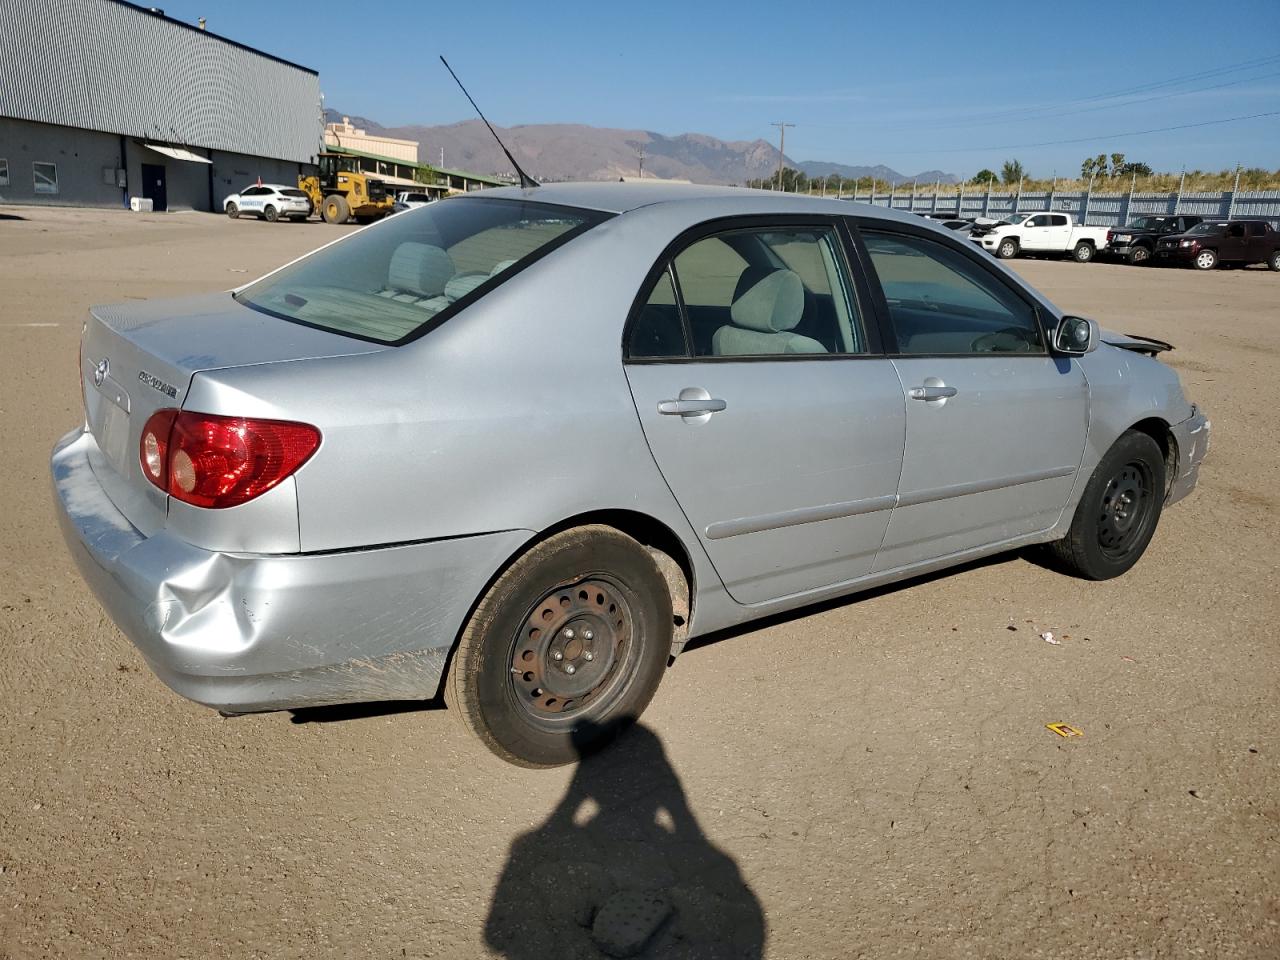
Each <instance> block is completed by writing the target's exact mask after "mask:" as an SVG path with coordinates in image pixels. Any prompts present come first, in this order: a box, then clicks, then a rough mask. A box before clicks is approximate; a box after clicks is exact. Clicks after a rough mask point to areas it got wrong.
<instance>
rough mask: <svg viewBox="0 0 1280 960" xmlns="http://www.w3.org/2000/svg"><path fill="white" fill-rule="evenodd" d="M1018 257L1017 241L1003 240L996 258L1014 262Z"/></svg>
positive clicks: (997, 249) (997, 250)
mask: <svg viewBox="0 0 1280 960" xmlns="http://www.w3.org/2000/svg"><path fill="white" fill-rule="evenodd" d="M1017 255H1018V241H1017V240H1001V241H1000V246H998V247H996V256H997V257H999V258H1000V259H1001V260H1012V259H1013V258H1014V257H1016V256H1017Z"/></svg>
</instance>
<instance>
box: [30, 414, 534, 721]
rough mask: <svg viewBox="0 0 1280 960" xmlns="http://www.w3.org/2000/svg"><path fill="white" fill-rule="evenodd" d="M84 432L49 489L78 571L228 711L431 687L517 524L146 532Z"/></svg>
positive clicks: (186, 686) (143, 643) (109, 606)
mask: <svg viewBox="0 0 1280 960" xmlns="http://www.w3.org/2000/svg"><path fill="white" fill-rule="evenodd" d="M93 443H94V440H93V438H92V437H91V436H90V435H89V434H87V433H83V432H82V431H80V430H76V431H73V432H72V433H69V434H67V435H66V436H65V437H63V438H62V440H60V441H59V442H58V445H57V446H56V447H55V448H54V451H53V457H52V462H51V470H52V474H53V487H54V501H55V504H56V506H57V508H58V519H59V523H60V526H61V528H62V534H63V538H64V539H65V540H66V542H67V546H68V548H69V549H70V551H71V553H72V556H73V557H74V558H75V561H76V565H77V566H78V567H79V569H80V572H81V574H82V575H83V576H84V578H85V580H86V581H87V582H88V584H89V586H90V588H91V589H92V590H93V592H94V594H95V595H96V596H97V598H98V600H99V601H100V602H101V604H102V606H103V607H104V608H105V609H106V611H107V613H108V615H109V616H110V617H111V619H112V620H113V621H115V623H116V625H117V626H118V627H119V628H120V630H121V631H122V632H123V633H124V634H125V636H127V637H128V638H129V639H130V640H131V641H132V642H133V643H134V645H135V646H136V647H137V648H138V650H139V651H140V652H141V653H142V655H143V657H144V658H145V659H146V661H147V663H148V664H149V665H150V667H151V669H152V670H153V671H155V673H156V675H157V676H158V677H159V678H160V679H161V680H163V681H164V682H165V683H166V684H167V685H168V686H170V687H171V688H173V689H174V690H175V691H176V692H178V693H180V694H182V695H183V696H184V697H187V698H189V699H191V700H195V701H196V702H198V703H203V704H206V705H207V706H210V707H215V708H217V709H220V710H226V711H230V712H249V711H258V710H280V709H290V708H296V707H307V706H320V705H324V704H333V703H356V702H365V701H375V700H399V699H426V698H430V697H433V696H435V694H436V692H437V690H438V688H439V685H440V680H441V678H442V676H443V672H444V667H445V663H446V661H447V658H448V654H449V650H450V648H451V647H452V645H453V641H454V639H455V637H456V636H457V634H458V631H459V629H460V628H461V626H462V624H463V621H464V620H465V618H466V617H467V615H468V613H469V611H470V609H471V605H472V604H473V603H474V601H475V599H476V597H477V596H479V594H480V592H481V591H482V590H483V589H484V587H485V584H486V583H487V582H488V580H489V578H490V576H492V574H493V573H494V571H495V570H497V569H498V567H499V566H500V565H501V563H502V562H503V561H504V560H505V559H506V558H507V557H508V556H510V555H511V554H512V553H513V552H514V551H515V550H516V549H517V548H518V547H519V545H520V544H521V543H522V542H524V541H525V540H526V539H527V538H528V537H529V536H530V533H529V532H528V531H522V530H512V531H503V532H500V533H489V534H483V535H478V536H470V537H461V538H457V539H447V540H433V541H429V542H424V543H413V544H404V545H400V546H391V547H379V548H375V549H362V550H355V551H346V552H341V553H325V554H293V555H244V554H230V553H217V552H211V551H208V550H203V549H201V548H199V547H195V546H193V545H191V544H190V543H187V542H186V541H183V540H181V539H179V538H177V537H174V536H172V535H170V534H168V533H166V532H165V531H161V532H159V533H156V534H154V535H152V536H150V537H147V536H143V535H142V534H141V533H140V532H139V531H138V530H137V529H135V528H134V527H133V526H132V525H131V524H130V523H129V522H128V520H126V519H125V518H124V516H123V515H122V514H121V513H120V512H119V511H118V510H117V509H116V507H115V505H114V504H113V503H112V502H111V500H110V499H109V498H108V497H107V495H106V493H105V492H104V491H103V488H102V486H101V485H100V484H99V482H98V479H97V477H96V476H95V475H94V473H93V469H92V467H91V465H90V462H89V458H88V452H89V449H90V447H91V446H92V445H93Z"/></svg>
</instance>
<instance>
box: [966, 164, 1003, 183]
mask: <svg viewBox="0 0 1280 960" xmlns="http://www.w3.org/2000/svg"><path fill="white" fill-rule="evenodd" d="M995 179H996V172H995V171H994V170H988V169H987V168H986V167H983V168H982V169H981V170H979V171H978V172H977V173H975V174H974V175H973V179H972V180H970V181H969V182H970V183H974V184H988V183H990V182H991V181H992V180H995Z"/></svg>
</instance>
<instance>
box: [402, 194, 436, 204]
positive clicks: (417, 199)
mask: <svg viewBox="0 0 1280 960" xmlns="http://www.w3.org/2000/svg"><path fill="white" fill-rule="evenodd" d="M404 198H405V201H406V202H407V201H410V200H411V201H413V202H414V203H426V202H428V201H430V199H431V198H430V197H428V196H427V195H426V194H425V193H406V194H405V195H404Z"/></svg>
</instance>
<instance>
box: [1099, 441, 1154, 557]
mask: <svg viewBox="0 0 1280 960" xmlns="http://www.w3.org/2000/svg"><path fill="white" fill-rule="evenodd" d="M1152 486H1153V484H1152V475H1151V468H1150V467H1148V466H1147V464H1145V463H1143V462H1142V461H1140V460H1131V461H1130V462H1129V463H1126V464H1125V465H1124V466H1123V467H1121V468H1120V469H1119V470H1117V471H1116V473H1115V475H1114V476H1112V477H1111V479H1110V480H1108V481H1107V485H1106V487H1105V488H1103V491H1102V505H1101V508H1100V509H1099V511H1098V546H1099V547H1100V548H1101V550H1102V553H1103V556H1105V557H1107V558H1108V559H1109V560H1123V559H1125V558H1126V557H1128V556H1129V554H1131V553H1132V552H1133V551H1134V549H1135V548H1136V547H1137V545H1138V544H1139V543H1140V541H1141V540H1142V537H1143V536H1144V535H1145V533H1146V529H1147V526H1148V524H1149V522H1150V518H1151V514H1152V511H1153V509H1154V504H1155V500H1154V497H1153V492H1154V491H1153V490H1152Z"/></svg>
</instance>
